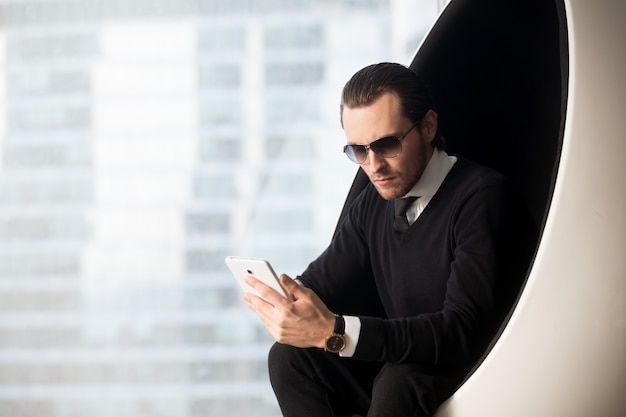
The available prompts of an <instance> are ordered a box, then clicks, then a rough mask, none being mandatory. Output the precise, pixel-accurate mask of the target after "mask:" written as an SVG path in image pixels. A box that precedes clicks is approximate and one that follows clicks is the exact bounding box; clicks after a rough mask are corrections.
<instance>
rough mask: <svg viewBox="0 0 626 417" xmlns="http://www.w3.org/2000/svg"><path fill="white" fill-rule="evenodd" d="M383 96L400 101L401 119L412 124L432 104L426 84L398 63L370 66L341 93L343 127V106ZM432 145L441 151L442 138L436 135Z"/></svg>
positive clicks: (357, 104)
mask: <svg viewBox="0 0 626 417" xmlns="http://www.w3.org/2000/svg"><path fill="white" fill-rule="evenodd" d="M385 93H394V94H395V95H396V96H397V97H398V98H399V99H400V105H401V106H402V111H403V113H404V116H406V117H407V118H409V119H410V120H411V121H412V122H414V123H415V122H418V121H421V120H422V119H423V118H424V116H425V115H426V113H427V112H428V110H430V109H432V110H433V111H436V110H435V103H434V100H433V98H432V96H431V94H430V91H429V90H428V86H427V85H426V83H425V82H424V81H423V80H422V79H421V78H420V77H419V76H418V75H417V74H416V73H414V72H413V71H411V70H410V69H409V68H407V67H405V66H404V65H401V64H396V63H391V62H383V63H380V64H373V65H369V66H367V67H365V68H363V69H361V70H359V71H358V72H357V73H356V74H354V75H353V76H352V78H350V80H348V82H347V83H346V85H345V86H344V87H343V92H342V93H341V105H340V117H341V125H342V126H343V109H344V107H350V108H357V107H364V106H369V105H370V104H372V103H373V102H374V101H376V99H378V98H379V97H380V96H382V95H383V94H385ZM432 143H433V145H434V146H435V147H436V148H438V149H441V150H443V149H444V147H445V141H444V138H443V137H442V136H441V135H440V134H439V131H437V132H436V133H435V138H434V139H433V142H432Z"/></svg>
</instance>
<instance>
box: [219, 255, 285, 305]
mask: <svg viewBox="0 0 626 417" xmlns="http://www.w3.org/2000/svg"><path fill="white" fill-rule="evenodd" d="M225 261H226V265H227V266H228V268H229V269H230V271H231V272H232V273H233V275H234V276H235V279H236V280H237V282H238V283H239V285H240V286H241V288H243V290H244V291H245V292H249V293H252V294H254V295H258V296H259V297H260V296H261V295H260V294H259V293H258V292H257V291H256V290H255V289H254V288H252V287H251V286H249V285H248V284H247V283H246V277H247V276H248V275H252V276H254V277H255V278H256V279H258V280H259V281H261V282H263V283H265V284H266V285H268V286H270V287H272V288H273V289H274V290H275V291H276V292H278V293H279V294H280V295H282V296H283V297H285V298H289V297H288V296H287V293H286V292H285V290H284V288H283V287H281V286H280V283H279V282H278V276H277V275H276V273H275V272H274V269H273V268H272V265H270V263H269V262H268V261H266V260H265V259H255V258H241V257H238V256H228V257H226V259H225Z"/></svg>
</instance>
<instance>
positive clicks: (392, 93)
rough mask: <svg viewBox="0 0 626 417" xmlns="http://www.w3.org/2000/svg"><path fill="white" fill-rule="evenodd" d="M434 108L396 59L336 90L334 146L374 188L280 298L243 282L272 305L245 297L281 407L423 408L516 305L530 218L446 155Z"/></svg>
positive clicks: (367, 411) (503, 185)
mask: <svg viewBox="0 0 626 417" xmlns="http://www.w3.org/2000/svg"><path fill="white" fill-rule="evenodd" d="M437 117H438V116H437V113H436V112H435V110H434V105H433V102H432V99H431V98H430V96H429V94H428V90H427V88H426V87H425V86H424V84H423V83H422V82H421V80H420V78H419V77H418V76H417V75H416V74H414V73H413V72H412V71H410V70H409V69H408V68H406V67H404V66H401V65H399V64H391V63H382V64H376V65H371V66H368V67H366V68H364V69H362V70H360V71H359V72H357V73H356V74H355V75H354V76H353V77H352V78H351V79H350V80H349V81H348V83H347V84H346V86H345V87H344V90H343V93H342V100H341V122H342V126H343V128H344V131H345V134H346V137H347V145H346V146H345V147H344V151H345V153H346V154H347V156H348V157H349V158H350V159H351V160H352V161H354V162H356V163H358V164H360V166H361V168H362V169H363V170H364V171H365V173H366V174H367V175H368V177H369V179H370V182H371V184H370V185H368V186H367V187H366V188H365V189H364V190H363V192H362V193H361V194H360V195H359V196H358V197H357V198H356V200H355V201H354V202H353V204H352V205H351V206H350V209H349V211H348V212H347V215H346V217H345V219H344V220H343V221H342V223H341V225H340V226H339V229H338V231H337V233H336V235H335V237H334V238H333V240H332V242H331V243H330V245H329V247H328V248H327V249H326V250H325V251H324V253H322V254H321V255H320V257H319V258H318V259H316V260H315V261H313V262H312V263H311V264H310V265H309V267H308V268H307V269H306V270H305V271H304V273H303V274H302V275H301V276H300V277H298V279H297V280H292V279H291V278H289V277H288V276H286V275H282V276H281V285H283V286H284V288H285V289H286V291H287V292H288V293H289V294H290V295H291V299H285V298H282V297H281V296H280V295H278V294H277V293H275V292H274V291H273V290H271V289H269V288H268V287H266V286H264V285H263V284H261V283H260V282H259V281H256V280H255V279H254V278H252V277H249V278H248V280H249V283H250V284H251V285H253V286H254V287H255V288H256V289H257V290H258V291H259V292H260V293H261V294H262V295H263V296H264V297H265V298H266V299H267V300H268V301H269V303H268V302H265V301H263V300H262V299H261V298H259V297H255V296H253V295H251V294H246V295H245V299H246V301H247V302H248V305H249V307H250V309H252V310H253V311H255V312H256V313H257V314H258V315H259V317H260V318H261V320H262V321H263V323H264V324H265V326H266V327H267V329H268V331H269V332H270V333H271V334H272V335H273V337H274V338H275V339H276V340H277V342H278V343H276V344H275V345H274V346H273V348H272V350H271V352H270V358H269V367H270V378H271V382H272V386H273V388H274V391H275V393H276V396H277V398H278V402H279V404H280V407H281V410H282V412H283V414H284V415H285V416H290V417H292V416H298V417H302V416H352V415H367V416H370V417H374V416H392V417H402V416H430V415H432V414H433V413H434V412H435V410H436V408H437V406H438V405H439V404H440V403H441V402H442V401H444V400H445V399H446V398H447V397H448V396H449V395H451V394H452V392H453V391H454V390H455V389H456V388H457V387H458V385H459V383H460V382H462V380H463V378H464V377H465V376H466V375H467V374H468V372H469V371H470V370H471V368H472V367H473V366H474V365H475V363H476V362H477V360H478V359H479V358H480V356H481V355H482V354H483V353H484V352H485V350H486V349H487V347H488V344H489V342H490V340H491V338H492V337H493V335H494V334H495V332H496V331H497V329H498V327H499V325H500V324H501V322H502V320H503V318H504V317H505V316H506V314H507V312H508V310H509V309H510V307H511V305H512V304H513V302H514V300H515V298H516V296H517V292H518V291H519V288H520V286H521V283H522V282H523V280H524V278H525V275H526V270H527V268H528V265H529V261H530V259H531V256H532V254H533V252H534V245H535V240H534V234H533V233H532V230H533V229H534V228H533V227H532V221H531V220H530V216H529V214H528V213H527V212H526V210H525V209H524V206H523V204H522V203H521V202H520V200H519V198H518V197H517V196H516V195H515V194H514V193H513V191H512V190H511V186H510V184H508V182H507V181H506V180H505V179H504V178H503V177H502V176H501V175H499V174H498V173H496V172H494V171H492V170H490V169H488V168H485V167H482V166H479V165H477V164H474V163H472V162H470V161H468V160H465V159H464V158H462V157H460V156H449V155H447V154H446V153H445V152H444V151H443V139H442V138H441V137H440V135H439V133H438V120H437ZM485 123H486V126H485V128H489V126H488V124H487V123H488V120H485ZM410 197H419V198H417V199H416V200H415V199H414V198H410ZM403 201H405V202H407V205H408V206H409V209H408V211H407V212H406V213H404V210H402V211H401V212H400V213H398V219H399V220H396V218H395V217H396V210H398V209H396V207H398V206H400V205H402V202H403ZM402 223H404V224H402Z"/></svg>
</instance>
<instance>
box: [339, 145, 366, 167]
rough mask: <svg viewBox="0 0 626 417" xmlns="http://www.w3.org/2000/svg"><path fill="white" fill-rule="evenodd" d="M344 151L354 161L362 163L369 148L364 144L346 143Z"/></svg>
mask: <svg viewBox="0 0 626 417" xmlns="http://www.w3.org/2000/svg"><path fill="white" fill-rule="evenodd" d="M343 151H344V152H345V153H346V155H348V158H350V160H351V161H352V162H356V163H357V164H360V163H361V162H363V161H365V159H366V158H367V149H365V146H363V145H346V146H344V148H343Z"/></svg>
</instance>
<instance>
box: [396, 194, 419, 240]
mask: <svg viewBox="0 0 626 417" xmlns="http://www.w3.org/2000/svg"><path fill="white" fill-rule="evenodd" d="M417 199H418V197H406V198H396V199H395V200H394V201H393V204H394V208H395V211H396V218H395V219H394V221H393V230H395V231H396V232H398V233H403V232H404V231H406V229H408V228H409V221H408V220H407V219H406V211H407V210H408V209H409V207H410V206H411V204H413V202H414V201H415V200H417Z"/></svg>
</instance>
